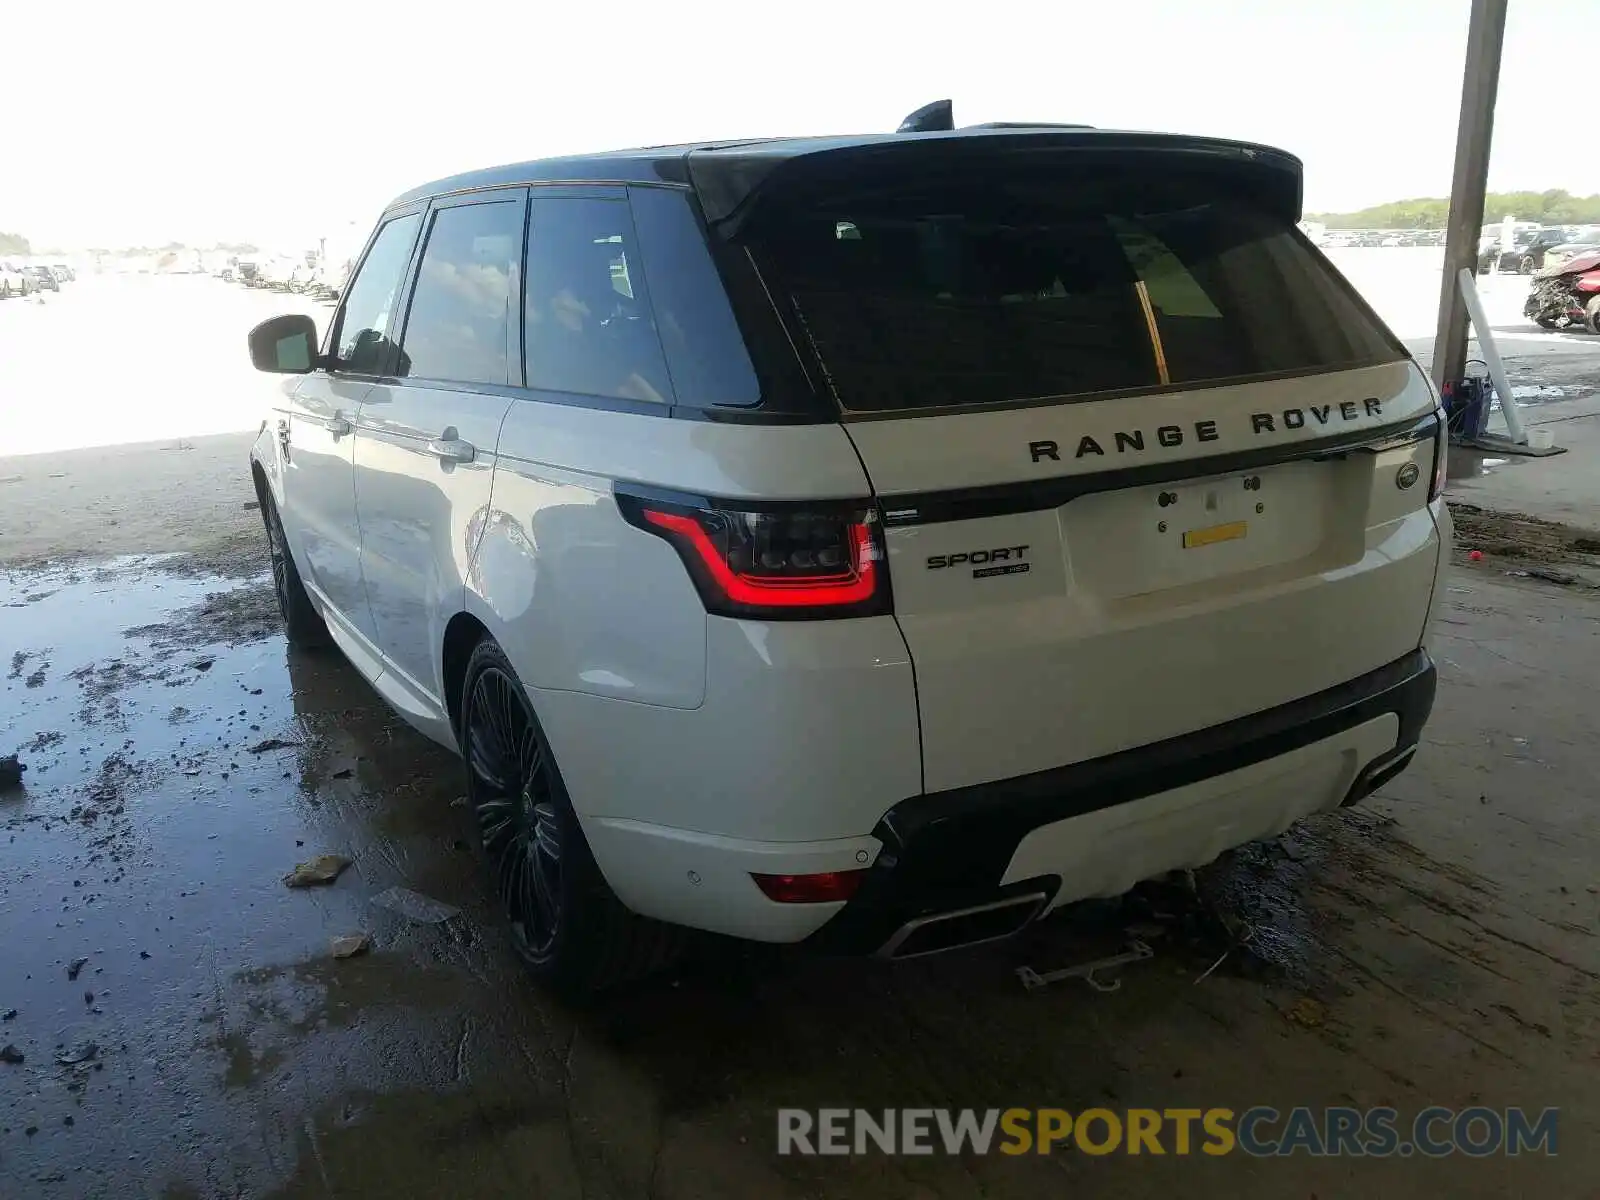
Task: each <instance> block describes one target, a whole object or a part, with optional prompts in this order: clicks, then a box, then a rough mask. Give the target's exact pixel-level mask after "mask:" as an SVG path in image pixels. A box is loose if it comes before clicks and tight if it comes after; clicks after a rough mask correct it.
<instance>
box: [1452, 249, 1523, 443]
mask: <svg viewBox="0 0 1600 1200" xmlns="http://www.w3.org/2000/svg"><path fill="white" fill-rule="evenodd" d="M1476 274H1477V273H1476V272H1475V271H1469V270H1468V269H1467V268H1465V267H1463V268H1462V269H1461V274H1460V276H1459V278H1460V280H1461V299H1462V300H1463V301H1465V302H1466V305H1467V315H1468V316H1469V317H1471V318H1472V328H1473V329H1474V330H1475V331H1476V332H1477V335H1478V349H1479V350H1481V351H1482V352H1483V361H1484V362H1485V363H1487V364H1488V366H1489V378H1490V380H1491V381H1493V383H1494V390H1495V391H1496V392H1497V393H1498V394H1499V396H1500V412H1501V414H1502V415H1503V416H1504V417H1505V419H1506V432H1508V433H1509V434H1510V435H1511V440H1512V441H1513V442H1516V443H1517V444H1518V445H1519V446H1526V445H1527V444H1528V435H1527V434H1526V433H1524V432H1523V430H1522V414H1520V413H1519V412H1517V401H1516V398H1515V397H1513V396H1512V395H1511V381H1510V380H1509V379H1507V378H1506V368H1505V364H1504V363H1502V362H1501V361H1500V351H1499V349H1497V348H1496V346H1495V344H1494V333H1493V331H1491V330H1490V328H1489V322H1488V320H1487V319H1485V317H1484V315H1483V301H1481V300H1479V299H1478V284H1477V280H1476Z"/></svg>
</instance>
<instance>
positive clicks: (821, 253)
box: [739, 147, 1439, 791]
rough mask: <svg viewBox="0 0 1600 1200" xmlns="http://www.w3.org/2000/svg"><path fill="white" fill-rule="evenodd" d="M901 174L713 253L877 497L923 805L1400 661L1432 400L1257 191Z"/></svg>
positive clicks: (840, 189)
mask: <svg viewBox="0 0 1600 1200" xmlns="http://www.w3.org/2000/svg"><path fill="white" fill-rule="evenodd" d="M1057 149H1058V150H1059V147H1057ZM930 155H932V151H930V150H927V149H926V148H924V150H923V151H922V152H920V153H919V154H918V155H896V154H893V153H888V154H887V155H886V158H885V162H884V163H875V162H874V161H870V160H861V161H858V162H855V163H854V164H853V165H852V170H851V172H850V173H848V176H847V177H846V176H843V175H838V174H835V175H832V176H829V175H828V173H827V172H825V171H821V170H820V169H818V170H813V171H811V172H810V173H809V175H807V177H806V178H805V179H804V180H800V181H797V182H796V183H795V185H794V186H793V188H792V189H791V190H790V191H788V192H786V191H785V190H784V189H783V188H781V187H779V188H773V187H771V186H767V187H765V188H764V189H763V191H762V194H761V199H760V203H759V205H758V206H757V207H756V209H755V211H754V213H753V215H750V216H749V217H748V219H747V222H746V228H744V229H743V230H742V232H741V233H740V235H739V236H740V237H742V238H743V239H744V240H745V241H746V243H747V245H748V247H749V249H750V251H751V254H752V256H753V258H754V260H755V261H756V262H757V263H758V264H759V265H760V268H761V270H762V273H763V276H764V278H765V280H766V282H767V285H768V287H769V289H770V291H771V293H772V295H773V298H774V301H775V303H776V304H777V305H778V308H779V311H780V313H781V314H782V315H783V317H784V319H785V320H786V321H787V322H788V325H789V328H790V331H791V333H792V336H793V338H794V341H795V343H796V344H797V345H798V346H800V347H801V348H802V351H803V353H804V354H805V355H807V356H808V357H809V359H810V361H811V363H812V364H813V366H814V369H815V372H816V375H817V377H818V378H819V379H821V380H823V381H824V382H825V384H826V386H827V387H828V388H829V389H830V390H831V392H832V394H833V396H834V398H835V400H836V401H837V403H838V405H839V407H840V409H841V412H842V414H843V418H844V421H845V427H846V429H847V430H848V431H849V433H850V436H851V438H852V439H853V441H854V443H855V446H856V449H857V451H858V452H859V454H860V456H861V460H862V463H863V465H864V466H865V468H866V471H867V474H868V476H869V477H870V480H871V483H872V487H873V490H874V492H875V493H876V494H877V496H878V497H879V501H880V504H881V507H882V510H883V513H884V524H885V529H886V540H887V545H888V555H889V564H890V571H889V574H890V579H891V581H892V586H893V592H894V608H895V615H896V617H897V619H898V620H899V622H900V626H901V629H902V630H903V631H904V634H905V638H906V643H907V645H908V647H909V649H910V652H911V657H912V660H913V663H914V665H915V670H916V684H917V697H918V705H919V710H920V715H921V721H922V742H923V767H924V787H925V788H926V790H928V791H941V790H945V789H949V788H956V787H963V786H966V785H970V784H975V783H980V782H986V781H991V780H995V779H1001V778H1008V777H1013V776H1017V775H1023V774H1027V773H1030V772H1033V771H1038V770H1043V769H1046V768H1051V767H1057V766H1061V765H1065V764H1068V763H1072V762H1077V761H1082V760H1085V759H1091V758H1097V757H1099V756H1101V755H1106V754H1111V753H1115V752H1117V751H1120V750H1126V749H1129V748H1132V747H1135V746H1140V745H1146V744H1149V743H1152V742H1157V741H1160V740H1162V739H1165V738H1170V737H1175V736H1178V735H1180V734H1184V733H1188V732H1191V731H1193V730H1196V729H1201V728H1204V727H1206V726H1210V725H1215V724H1218V723H1220V722H1224V721H1228V720H1231V719H1233V718H1235V717H1239V716H1243V715H1246V714H1249V713H1252V712H1257V711H1260V710H1263V709H1267V708H1271V707H1273V706H1275V705H1278V704H1283V703H1286V702H1288V701H1291V700H1295V699H1298V698H1300V697H1303V696H1306V695H1309V694H1311V693H1314V692H1318V691H1321V690H1323V689H1325V688H1328V687H1332V686H1334V685H1336V684H1339V683H1342V682H1345V681H1347V680H1350V679H1353V678H1355V677H1356V676H1359V675H1361V674H1364V673H1365V672H1368V671H1371V670H1374V669H1376V668H1378V667H1381V666H1383V665H1385V664H1387V663H1389V662H1392V661H1393V660H1395V659H1398V658H1400V657H1401V656H1403V655H1404V654H1406V653H1407V652H1408V651H1410V650H1412V649H1413V648H1415V647H1416V645H1417V644H1418V642H1419V639H1420V637H1421V634H1422V631H1423V627H1424V625H1425V622H1426V616H1427V611H1428V607H1429V603H1430V600H1431V596H1432V588H1433V581H1434V571H1435V567H1436V565H1437V561H1438V545H1439V541H1438V535H1437V530H1436V529H1435V525H1434V521H1433V516H1432V512H1431V509H1430V505H1429V499H1430V491H1431V487H1430V485H1431V484H1432V482H1433V479H1434V467H1435V461H1436V449H1437V446H1438V437H1437V432H1438V429H1437V422H1436V420H1435V419H1434V418H1433V415H1432V414H1433V413H1434V410H1435V407H1436V402H1435V399H1434V396H1433V393H1432V389H1431V388H1430V386H1429V384H1428V382H1427V380H1426V379H1425V377H1424V376H1423V375H1422V374H1421V372H1420V371H1419V370H1418V369H1417V367H1416V366H1415V364H1414V363H1412V362H1411V360H1410V359H1409V357H1408V356H1407V355H1406V354H1405V351H1404V350H1403V348H1402V347H1400V346H1399V344H1398V343H1397V342H1396V341H1395V340H1394V338H1393V336H1392V335H1391V334H1389V333H1388V331H1387V330H1385V329H1384V328H1383V326H1382V324H1381V323H1380V322H1379V321H1378V319H1377V318H1376V317H1375V316H1374V315H1373V314H1372V312H1371V310H1370V309H1368V308H1367V306H1366V305H1365V304H1364V303H1363V302H1362V301H1361V300H1360V299H1359V297H1358V296H1356V294H1355V293H1354V292H1353V290H1352V289H1351V288H1350V287H1349V285H1348V284H1347V283H1345V281H1344V280H1343V279H1342V278H1340V277H1339V276H1338V275H1337V273H1336V272H1335V271H1334V270H1333V269H1332V267H1331V266H1330V265H1329V264H1328V263H1327V261H1326V260H1325V259H1323V258H1322V256H1321V255H1320V254H1318V253H1317V251H1316V250H1315V249H1313V248H1312V247H1311V246H1310V244H1309V243H1308V242H1306V240H1305V239H1304V237H1302V236H1301V235H1300V234H1299V233H1298V232H1296V231H1295V230H1294V228H1293V219H1294V217H1295V216H1298V212H1297V211H1296V212H1293V213H1289V212H1286V211H1284V210H1283V208H1282V206H1281V203H1276V202H1277V201H1281V199H1282V194H1281V193H1278V194H1275V202H1274V203H1267V201H1266V200H1264V199H1263V193H1262V191H1261V188H1260V186H1259V184H1260V178H1259V177H1258V176H1256V175H1252V174H1250V173H1249V172H1244V171H1236V170H1235V169H1234V168H1233V167H1231V166H1227V167H1226V168H1225V169H1223V168H1219V167H1218V166H1217V161H1210V162H1208V164H1207V165H1206V168H1205V169H1204V170H1199V169H1194V168H1193V167H1192V165H1191V164H1186V163H1184V162H1181V161H1178V160H1176V159H1173V158H1171V157H1170V156H1160V155H1158V156H1156V157H1155V158H1151V157H1149V156H1147V155H1144V154H1139V155H1125V156H1121V157H1119V156H1117V155H1115V154H1112V155H1110V156H1109V157H1108V156H1106V155H1100V156H1098V157H1096V158H1094V159H1093V161H1092V162H1091V161H1089V160H1085V163H1084V164H1081V165H1080V166H1079V167H1074V166H1073V165H1072V163H1071V161H1070V155H1068V156H1067V157H1062V156H1061V154H1052V155H1050V156H1047V157H1048V161H1040V162H1028V161H1022V160H1014V159H1011V158H999V159H995V160H994V161H993V162H991V163H989V164H988V165H987V169H985V170H983V171H970V172H969V171H956V170H946V171H938V170H933V169H931V167H930V163H932V162H933V161H934V158H936V156H933V157H930ZM913 159H914V160H915V162H913V161H912V160H913ZM890 160H893V161H892V162H890ZM769 184H770V180H769ZM802 184H803V185H804V186H801V185H802Z"/></svg>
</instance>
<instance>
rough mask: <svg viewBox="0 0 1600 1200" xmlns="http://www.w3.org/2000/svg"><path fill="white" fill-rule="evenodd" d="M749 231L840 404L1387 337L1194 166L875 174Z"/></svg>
mask: <svg viewBox="0 0 1600 1200" xmlns="http://www.w3.org/2000/svg"><path fill="white" fill-rule="evenodd" d="M749 238H750V241H751V244H752V248H753V250H754V252H755V254H756V256H757V259H758V261H759V262H760V264H761V266H762V268H763V273H764V274H765V275H766V277H767V279H768V282H769V285H770V286H771V287H772V288H773V291H774V293H775V295H776V296H777V297H778V300H779V303H780V305H782V306H784V307H785V308H786V316H787V318H788V319H789V320H790V322H791V323H792V324H793V325H794V326H795V327H796V328H797V330H798V331H799V332H800V333H801V334H802V336H803V337H804V338H805V339H806V340H807V341H809V343H810V345H811V347H812V349H813V350H814V351H815V353H816V355H817V358H818V359H819V361H820V363H821V365H822V367H823V369H824V371H825V373H826V375H827V377H828V379H829V382H830V384H831V386H832V388H833V390H834V394H835V397H836V399H837V400H838V402H839V403H840V405H841V406H842V407H843V408H844V409H846V410H854V411H880V412H881V411H894V410H898V409H921V408H951V407H955V408H959V407H967V406H977V405H990V404H1004V403H1007V402H1019V401H1029V400H1041V399H1052V398H1064V397H1072V396H1087V395H1092V394H1095V393H1100V392H1114V391H1128V390H1142V389H1149V390H1155V389H1159V388H1163V387H1171V386H1178V387H1181V386H1194V385H1203V384H1207V383H1218V382H1223V381H1229V382H1232V381H1237V380H1245V379H1249V378H1252V377H1260V376H1269V375H1281V374H1293V373H1299V372H1304V373H1311V372H1318V371H1326V370H1335V369H1340V368H1346V367H1355V366H1362V365H1368V364H1371V363H1375V362H1383V361H1393V360H1395V359H1398V358H1400V357H1402V356H1403V354H1404V351H1403V350H1402V349H1401V348H1400V347H1399V346H1398V344H1397V343H1395V342H1394V340H1393V339H1392V338H1391V337H1390V335H1389V334H1388V333H1387V331H1386V330H1384V329H1383V327H1382V326H1381V325H1380V324H1379V323H1378V321H1377V320H1376V318H1374V317H1373V316H1372V315H1371V314H1370V312H1369V311H1368V310H1367V309H1366V307H1365V306H1364V305H1363V304H1362V303H1361V302H1360V301H1359V300H1357V299H1356V298H1355V297H1354V296H1353V294H1352V293H1351V292H1350V290H1349V288H1348V286H1347V285H1346V284H1344V282H1343V281H1342V280H1340V279H1339V278H1338V277H1337V276H1336V275H1335V274H1334V273H1333V272H1332V270H1331V269H1330V268H1329V267H1328V265H1327V264H1326V262H1325V261H1324V260H1323V259H1322V258H1321V257H1320V256H1319V255H1318V254H1317V253H1316V252H1315V251H1314V250H1312V249H1311V248H1310V247H1309V246H1308V245H1307V244H1306V243H1305V241H1304V240H1303V239H1302V238H1300V237H1298V236H1297V235H1296V233H1295V231H1294V230H1293V228H1292V227H1291V226H1290V225H1288V224H1287V223H1285V222H1283V221H1281V220H1277V219H1274V218H1272V217H1269V216H1267V215H1265V214H1262V213H1259V212H1257V211H1255V210H1253V209H1251V208H1249V207H1247V206H1244V205H1242V204H1240V203H1238V202H1235V201H1233V200H1231V199H1230V198H1229V196H1227V195H1226V194H1218V193H1217V191H1216V190H1215V187H1214V186H1210V187H1207V186H1205V185H1201V184H1199V183H1198V182H1196V183H1189V184H1186V183H1184V182H1183V181H1181V180H1179V181H1164V180H1155V181H1152V180H1139V179H1134V178H1131V177H1126V176H1125V177H1122V178H1117V177H1111V178H1097V179H1093V180H1084V179H1078V180H1076V181H1052V180H1019V181H1015V182H1011V183H1007V182H1006V181H1004V180H999V181H992V180H990V181H985V182H984V184H983V186H982V187H981V188H980V187H977V186H972V185H966V184H962V183H952V184H937V185H928V186H923V187H906V188H892V189H891V188H883V189H880V190H878V191H876V192H873V193H863V194H862V195H860V196H858V197H851V196H841V197H839V198H836V199H831V200H829V201H828V202H826V203H819V202H812V203H808V204H805V205H800V204H789V205H786V206H781V205H780V206H772V207H769V209H768V210H767V211H766V212H765V213H764V214H762V215H761V216H759V217H758V218H757V221H756V223H755V225H754V226H753V228H752V230H751V232H750V234H749Z"/></svg>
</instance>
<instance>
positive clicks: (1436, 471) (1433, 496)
mask: <svg viewBox="0 0 1600 1200" xmlns="http://www.w3.org/2000/svg"><path fill="white" fill-rule="evenodd" d="M1434 418H1435V420H1434V430H1433V481H1432V482H1431V483H1429V484H1428V503H1429V504H1432V503H1433V502H1434V501H1435V500H1437V499H1438V498H1439V497H1440V496H1442V495H1444V477H1445V470H1446V468H1447V467H1448V466H1449V463H1450V423H1449V421H1448V420H1447V419H1446V418H1445V414H1444V409H1442V408H1441V409H1439V410H1438V411H1437V412H1435V413H1434Z"/></svg>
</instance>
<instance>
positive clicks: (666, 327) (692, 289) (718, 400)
mask: <svg viewBox="0 0 1600 1200" xmlns="http://www.w3.org/2000/svg"><path fill="white" fill-rule="evenodd" d="M630 197H631V199H632V202H633V221H634V225H635V227H636V228H637V229H638V232H639V249H640V252H641V253H642V254H643V255H644V269H645V274H646V275H647V276H648V277H649V280H650V299H651V306H652V308H653V309H654V310H655V318H656V332H657V333H658V334H659V335H660V337H661V346H662V349H663V350H664V351H665V352H666V356H667V368H668V370H669V371H671V373H672V386H673V390H674V391H675V392H676V393H677V402H678V403H679V404H690V405H694V406H696V407H704V406H711V405H752V404H759V403H760V402H761V385H760V383H759V382H758V381H757V379H756V373H755V368H753V367H752V366H751V365H750V355H749V353H748V351H746V349H745V345H744V337H743V335H742V334H741V333H740V331H739V325H738V322H737V321H736V320H735V319H734V316H733V308H732V306H731V305H730V304H729V302H728V296H727V293H726V292H724V291H723V287H722V279H721V278H720V276H719V275H718V274H717V267H716V264H715V263H714V262H712V260H711V253H710V250H709V249H708V248H707V246H706V239H705V234H704V233H703V232H702V230H701V228H700V222H699V220H698V219H697V218H696V216H695V212H694V209H693V208H692V207H690V202H689V196H688V193H686V192H681V191H676V190H673V189H669V188H633V189H631V191H630Z"/></svg>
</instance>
